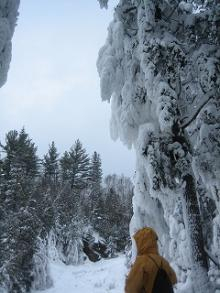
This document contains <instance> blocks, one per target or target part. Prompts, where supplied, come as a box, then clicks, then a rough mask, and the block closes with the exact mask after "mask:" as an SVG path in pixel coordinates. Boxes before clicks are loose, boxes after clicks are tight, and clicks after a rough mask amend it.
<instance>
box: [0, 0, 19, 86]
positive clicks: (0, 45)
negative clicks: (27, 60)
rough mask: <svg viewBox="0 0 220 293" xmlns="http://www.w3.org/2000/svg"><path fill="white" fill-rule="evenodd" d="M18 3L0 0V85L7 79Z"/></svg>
mask: <svg viewBox="0 0 220 293" xmlns="http://www.w3.org/2000/svg"><path fill="white" fill-rule="evenodd" d="M19 3H20V0H0V87H2V86H3V84H4V83H5V82H6V79H7V74H8V70H9V65H10V61H11V51H12V42H11V41H12V36H13V33H14V29H15V25H16V21H17V16H18V7H19Z"/></svg>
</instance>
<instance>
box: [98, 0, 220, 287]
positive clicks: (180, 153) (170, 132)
mask: <svg viewBox="0 0 220 293" xmlns="http://www.w3.org/2000/svg"><path fill="white" fill-rule="evenodd" d="M219 25H220V5H219V4H217V2H216V1H208V2H203V1H188V2H186V1H173V0H170V1H165V0H164V1H157V0H156V1H151V0H148V1H147V0H133V1H131V0H130V1H125V0H121V1H119V4H118V6H117V7H116V9H115V14H114V20H113V22H112V23H111V24H110V27H109V34H108V39H107V42H106V44H105V46H103V48H102V49H101V50H100V53H99V59H98V62H97V67H98V71H99V74H100V79H101V95H102V99H103V100H111V106H112V119H111V134H112V137H113V139H117V138H120V139H121V140H122V141H123V142H124V143H125V144H127V145H128V146H129V147H130V146H131V145H133V146H134V148H135V150H136V155H137V175H136V186H135V197H134V217H133V220H132V224H131V229H132V231H131V233H132V232H134V230H135V229H138V228H140V227H141V226H144V225H150V226H153V227H154V228H155V229H156V230H157V231H158V233H159V234H160V238H161V243H162V248H163V251H164V253H165V254H166V255H167V256H169V257H170V258H171V259H172V260H173V262H174V263H175V266H176V270H177V272H178V276H179V280H180V281H185V279H186V276H187V275H188V273H186V274H185V273H183V272H184V271H186V272H187V271H188V272H190V270H191V269H192V268H193V270H192V271H193V272H194V273H196V274H197V276H199V272H200V275H201V276H202V277H201V278H196V279H194V287H195V288H196V290H197V292H207V290H209V289H207V287H208V286H209V282H208V275H207V270H208V264H207V259H206V255H205V252H204V247H203V246H204V245H203V242H205V244H206V245H207V246H209V248H210V249H211V250H212V251H213V252H214V254H216V255H217V251H218V249H219V244H217V242H216V239H217V237H216V233H218V232H216V231H217V230H218V228H217V227H219V225H218V224H216V219H217V217H219V180H218V178H219V172H220V160H219V155H220V132H219V129H220V115H219V109H220V104H219V85H220V74H219V65H220V51H219V43H220V41H219V39H220V35H219V34H220V33H219V29H218V28H219ZM201 191H202V192H201ZM210 202H211V203H212V210H213V212H212V213H211V214H210V215H209V218H211V220H210V221H211V222H212V224H213V226H214V227H215V228H213V227H212V225H211V226H210V227H211V230H212V231H211V235H209V236H208V235H205V234H203V233H202V229H203V228H204V227H205V226H206V223H207V222H206V220H205V218H206V214H207V206H208V205H210ZM201 216H202V220H203V222H201ZM202 224H204V226H202ZM216 229H217V230H216ZM167 243H168V244H169V245H167ZM189 244H190V246H191V254H190V255H188V245H189ZM194 276H195V275H194ZM196 280H198V282H196ZM201 280H202V281H201ZM200 287H201V288H200ZM198 290H200V291H198ZM210 290H211V289H210Z"/></svg>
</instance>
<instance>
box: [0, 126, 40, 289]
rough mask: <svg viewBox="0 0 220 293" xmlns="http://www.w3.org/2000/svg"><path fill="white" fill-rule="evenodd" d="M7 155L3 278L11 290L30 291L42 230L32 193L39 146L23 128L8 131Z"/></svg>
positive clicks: (0, 241)
mask: <svg viewBox="0 0 220 293" xmlns="http://www.w3.org/2000/svg"><path fill="white" fill-rule="evenodd" d="M1 147H2V149H3V151H4V152H5V157H4V158H3V160H2V161H3V162H2V170H3V174H2V176H1V179H2V183H3V184H2V185H1V202H2V206H3V209H4V219H1V221H2V223H1V225H2V228H3V230H2V232H3V233H2V234H1V236H0V244H1V250H2V255H1V257H2V259H1V262H2V263H3V264H4V267H5V270H4V271H1V276H0V278H1V279H2V282H3V283H4V284H6V285H5V286H6V287H7V288H8V292H16V293H20V292H28V291H29V290H30V288H31V283H32V277H31V274H32V269H33V266H32V258H33V254H34V248H35V240H36V237H37V236H38V234H39V231H40V226H41V225H40V223H39V219H38V217H37V214H36V206H35V202H33V205H32V193H33V190H34V189H35V187H36V182H35V180H36V176H37V175H38V157H37V154H36V150H37V148H36V146H35V144H34V143H33V142H32V140H31V139H30V138H29V136H28V134H27V133H26V132H25V130H24V129H22V130H21V131H20V132H19V133H18V132H17V131H15V130H14V131H10V132H9V133H7V134H6V139H5V145H2V144H1Z"/></svg>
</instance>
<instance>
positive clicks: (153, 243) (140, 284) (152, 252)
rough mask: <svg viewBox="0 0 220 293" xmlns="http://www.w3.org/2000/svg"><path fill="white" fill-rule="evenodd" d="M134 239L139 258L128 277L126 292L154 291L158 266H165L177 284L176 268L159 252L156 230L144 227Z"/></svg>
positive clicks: (173, 282)
mask: <svg viewBox="0 0 220 293" xmlns="http://www.w3.org/2000/svg"><path fill="white" fill-rule="evenodd" d="M134 239H135V241H136V245H137V258H136V260H135V262H134V264H133V266H132V268H131V270H130V272H129V274H128V277H127V279H126V284H125V292H126V293H152V289H153V285H154V281H155V278H156V275H157V272H158V267H161V268H163V269H164V270H165V271H166V273H167V275H168V277H169V278H170V281H171V283H172V284H175V283H176V282H177V279H176V274H175V272H174V270H173V269H172V268H171V267H170V265H169V263H168V262H167V261H166V260H165V259H164V258H163V257H162V256H160V255H159V253H158V247H157V234H156V233H155V231H154V230H153V229H151V228H143V229H141V230H139V231H137V233H135V235H134ZM149 256H150V257H151V258H153V260H152V259H151V258H150V257H149ZM154 261H155V262H156V264H157V265H158V267H157V266H156V265H155V263H154Z"/></svg>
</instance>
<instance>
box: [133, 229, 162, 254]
mask: <svg viewBox="0 0 220 293" xmlns="http://www.w3.org/2000/svg"><path fill="white" fill-rule="evenodd" d="M133 237H134V239H135V242H136V245H137V254H138V255H142V254H150V253H153V254H158V246H157V239H158V237H157V234H156V232H155V231H154V230H153V229H152V228H148V227H145V228H142V229H140V230H138V231H137V232H136V233H135V234H134V236H133Z"/></svg>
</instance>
